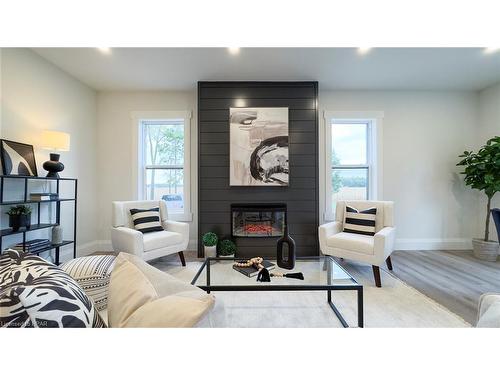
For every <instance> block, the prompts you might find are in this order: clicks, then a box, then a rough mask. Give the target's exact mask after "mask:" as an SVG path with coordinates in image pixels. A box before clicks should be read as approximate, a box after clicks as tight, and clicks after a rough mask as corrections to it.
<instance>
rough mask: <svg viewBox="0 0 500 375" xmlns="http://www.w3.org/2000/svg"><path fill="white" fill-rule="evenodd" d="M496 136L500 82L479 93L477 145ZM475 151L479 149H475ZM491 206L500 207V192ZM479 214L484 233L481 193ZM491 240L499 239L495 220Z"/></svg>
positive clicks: (499, 124)
mask: <svg viewBox="0 0 500 375" xmlns="http://www.w3.org/2000/svg"><path fill="white" fill-rule="evenodd" d="M494 136H500V83H499V84H497V85H494V86H492V87H489V88H487V89H485V90H482V91H481V92H480V93H479V132H478V138H479V139H478V145H477V147H480V146H482V145H484V144H485V142H486V141H487V140H488V139H490V138H492V137H494ZM475 151H477V150H476V149H475ZM491 207H492V208H494V207H496V208H500V193H497V194H496V195H495V196H494V197H493V199H492V202H491ZM478 215H479V222H480V225H481V232H480V234H482V233H483V232H484V227H483V226H484V221H485V215H486V198H485V197H484V196H483V194H481V203H480V205H479V213H478ZM490 240H497V241H498V236H497V233H496V229H495V225H494V223H493V220H491V223H490Z"/></svg>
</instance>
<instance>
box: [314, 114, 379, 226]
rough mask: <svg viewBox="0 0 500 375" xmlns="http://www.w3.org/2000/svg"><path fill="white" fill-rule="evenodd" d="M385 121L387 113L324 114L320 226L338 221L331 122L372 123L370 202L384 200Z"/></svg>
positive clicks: (370, 128) (320, 146)
mask: <svg viewBox="0 0 500 375" xmlns="http://www.w3.org/2000/svg"><path fill="white" fill-rule="evenodd" d="M383 119H384V113H383V112H380V111H328V110H325V111H323V119H322V120H323V121H322V123H321V126H320V132H319V137H320V138H319V139H320V140H323V141H320V142H319V154H320V160H319V164H320V222H321V223H324V222H328V221H333V220H335V212H334V210H333V207H332V201H331V189H332V186H331V183H330V181H331V176H332V165H331V149H332V148H331V126H330V124H331V122H332V120H334V121H336V122H346V123H356V122H367V123H369V130H368V136H369V137H370V139H371V142H368V143H369V145H371V146H372V147H369V148H368V149H367V159H368V160H367V161H368V164H369V174H370V175H369V182H368V183H369V184H370V187H369V189H368V191H369V196H368V199H370V200H381V199H382V197H383V193H382V186H383V180H382V160H383V154H382V150H383V147H382V140H383V131H382V130H383Z"/></svg>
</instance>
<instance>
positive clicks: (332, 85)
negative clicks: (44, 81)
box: [34, 48, 500, 90]
mask: <svg viewBox="0 0 500 375" xmlns="http://www.w3.org/2000/svg"><path fill="white" fill-rule="evenodd" d="M34 50H35V51H36V52H37V53H38V54H40V55H41V56H43V57H45V58H46V59H47V60H49V61H51V62H53V63H54V64H56V65H57V66H59V67H60V68H62V69H63V70H65V71H66V72H68V73H70V74H71V75H73V76H74V77H76V78H78V79H79V80H81V81H82V82H84V83H86V84H88V85H89V86H91V87H93V88H95V89H97V90H188V89H193V88H195V87H196V83H197V81H203V80H235V81H236V80H252V81H253V80H270V81H281V80H299V81H300V80H317V81H319V84H320V89H322V90H339V89H342V90H358V89H364V90H448V89H453V90H455V89H457V90H480V89H483V88H485V87H488V86H490V85H493V84H495V83H497V82H500V52H496V53H492V54H485V53H484V49H482V48H374V49H372V50H371V51H369V53H367V54H365V55H361V54H360V53H359V52H358V50H357V49H356V48H242V49H241V50H240V53H239V54H237V55H231V54H229V53H228V50H227V49H226V48H112V49H111V53H110V54H109V55H106V54H103V53H101V52H100V51H99V50H97V49H95V48H35V49H34Z"/></svg>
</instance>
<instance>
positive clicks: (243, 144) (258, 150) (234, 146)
mask: <svg viewBox="0 0 500 375" xmlns="http://www.w3.org/2000/svg"><path fill="white" fill-rule="evenodd" d="M229 113H230V125H229V126H230V128H229V129H230V158H229V159H230V166H229V168H230V170H229V181H230V186H272V185H276V186H288V172H289V171H288V108H286V107H282V108H279V107H277V108H230V109H229Z"/></svg>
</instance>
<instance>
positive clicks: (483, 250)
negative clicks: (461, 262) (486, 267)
mask: <svg viewBox="0 0 500 375" xmlns="http://www.w3.org/2000/svg"><path fill="white" fill-rule="evenodd" d="M498 249H499V245H498V242H493V241H488V242H486V241H483V240H480V239H477V238H473V239H472V250H473V253H474V256H475V257H476V258H478V259H481V260H487V261H488V262H496V260H497V257H498Z"/></svg>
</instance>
